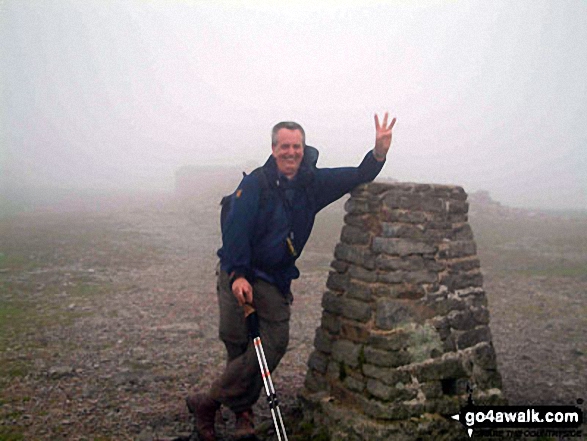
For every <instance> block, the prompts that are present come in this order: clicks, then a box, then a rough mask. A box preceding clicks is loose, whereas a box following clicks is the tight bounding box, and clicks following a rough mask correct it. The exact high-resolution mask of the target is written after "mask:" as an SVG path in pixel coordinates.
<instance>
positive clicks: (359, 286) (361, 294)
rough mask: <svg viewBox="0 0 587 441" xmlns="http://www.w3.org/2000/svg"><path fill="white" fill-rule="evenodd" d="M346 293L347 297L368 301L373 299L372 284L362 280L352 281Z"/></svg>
mask: <svg viewBox="0 0 587 441" xmlns="http://www.w3.org/2000/svg"><path fill="white" fill-rule="evenodd" d="M346 295H347V297H350V298H353V299H358V300H363V301H367V302H368V301H369V300H371V286H369V285H366V284H364V283H360V282H351V283H350V285H349V287H348V289H347V292H346Z"/></svg>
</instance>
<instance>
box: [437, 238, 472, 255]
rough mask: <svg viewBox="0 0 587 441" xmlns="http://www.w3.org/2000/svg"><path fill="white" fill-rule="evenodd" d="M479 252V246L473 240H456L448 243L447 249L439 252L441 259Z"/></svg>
mask: <svg viewBox="0 0 587 441" xmlns="http://www.w3.org/2000/svg"><path fill="white" fill-rule="evenodd" d="M475 254H477V246H476V245H475V242H474V241H472V240H455V241H452V242H449V243H448V247H447V248H446V249H445V250H441V251H439V252H438V257H440V258H441V259H455V258H458V257H468V256H474V255H475Z"/></svg>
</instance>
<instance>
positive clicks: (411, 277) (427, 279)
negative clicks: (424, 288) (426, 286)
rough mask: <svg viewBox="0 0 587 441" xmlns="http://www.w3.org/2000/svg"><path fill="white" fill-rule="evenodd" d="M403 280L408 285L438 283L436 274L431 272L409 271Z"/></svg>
mask: <svg viewBox="0 0 587 441" xmlns="http://www.w3.org/2000/svg"><path fill="white" fill-rule="evenodd" d="M405 279H406V281H407V282H410V283H434V282H438V274H437V273H435V272H432V271H410V272H409V273H407V274H406V278H405Z"/></svg>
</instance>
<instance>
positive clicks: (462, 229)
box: [451, 223, 473, 240]
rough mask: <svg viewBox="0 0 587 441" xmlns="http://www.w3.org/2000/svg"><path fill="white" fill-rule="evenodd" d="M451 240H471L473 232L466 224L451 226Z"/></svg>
mask: <svg viewBox="0 0 587 441" xmlns="http://www.w3.org/2000/svg"><path fill="white" fill-rule="evenodd" d="M451 239H452V240H473V230H472V229H471V226H470V225H469V224H467V223H463V224H456V225H454V226H453V229H452V234H451Z"/></svg>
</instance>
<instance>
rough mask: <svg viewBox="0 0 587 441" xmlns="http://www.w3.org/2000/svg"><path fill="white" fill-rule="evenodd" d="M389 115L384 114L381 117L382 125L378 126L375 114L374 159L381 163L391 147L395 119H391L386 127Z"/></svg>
mask: <svg viewBox="0 0 587 441" xmlns="http://www.w3.org/2000/svg"><path fill="white" fill-rule="evenodd" d="M388 118H389V113H388V112H385V116H384V117H383V124H379V117H378V116H377V114H375V149H374V153H375V159H377V160H378V161H383V160H384V159H385V156H386V155H387V152H388V151H389V148H390V147H391V130H392V129H393V126H394V125H395V121H396V118H393V119H392V120H391V122H390V123H389V125H387V119H388Z"/></svg>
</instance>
